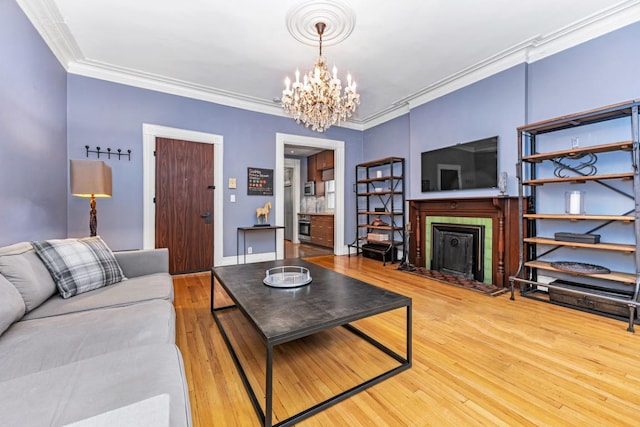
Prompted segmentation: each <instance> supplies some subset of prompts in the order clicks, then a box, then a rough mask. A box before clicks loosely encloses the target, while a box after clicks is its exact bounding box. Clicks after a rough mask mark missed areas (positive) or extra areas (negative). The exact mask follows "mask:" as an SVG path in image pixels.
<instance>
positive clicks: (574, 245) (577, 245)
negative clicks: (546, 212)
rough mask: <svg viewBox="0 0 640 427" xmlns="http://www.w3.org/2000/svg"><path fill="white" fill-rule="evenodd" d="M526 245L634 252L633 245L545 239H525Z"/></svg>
mask: <svg viewBox="0 0 640 427" xmlns="http://www.w3.org/2000/svg"><path fill="white" fill-rule="evenodd" d="M524 241H525V242H527V243H538V244H544V245H552V246H569V247H572V248H588V249H604V250H608V251H618V252H628V253H632V252H635V251H636V247H635V245H622V244H617V243H579V242H564V241H560V240H554V239H550V238H546V237H526V238H525V239H524Z"/></svg>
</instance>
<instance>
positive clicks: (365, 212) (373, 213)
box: [358, 211, 402, 216]
mask: <svg viewBox="0 0 640 427" xmlns="http://www.w3.org/2000/svg"><path fill="white" fill-rule="evenodd" d="M358 215H388V216H389V215H394V216H395V215H402V212H401V211H395V212H388V211H387V212H376V211H361V212H358Z"/></svg>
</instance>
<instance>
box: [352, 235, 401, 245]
mask: <svg viewBox="0 0 640 427" xmlns="http://www.w3.org/2000/svg"><path fill="white" fill-rule="evenodd" d="M358 240H360V241H361V242H369V243H377V244H380V245H386V246H400V245H402V244H403V243H402V241H401V240H394V241H393V242H392V241H391V240H369V239H368V238H367V237H358Z"/></svg>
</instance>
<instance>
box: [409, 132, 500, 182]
mask: <svg viewBox="0 0 640 427" xmlns="http://www.w3.org/2000/svg"><path fill="white" fill-rule="evenodd" d="M421 167H422V176H421V178H422V192H423V193H426V192H429V191H449V190H468V189H473V188H495V187H497V186H498V137H497V136H492V137H490V138H484V139H479V140H477V141H471V142H465V143H461V144H457V145H454V146H451V147H445V148H440V149H437V150H432V151H425V152H424V153H422V163H421Z"/></svg>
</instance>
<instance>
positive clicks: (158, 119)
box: [68, 75, 363, 256]
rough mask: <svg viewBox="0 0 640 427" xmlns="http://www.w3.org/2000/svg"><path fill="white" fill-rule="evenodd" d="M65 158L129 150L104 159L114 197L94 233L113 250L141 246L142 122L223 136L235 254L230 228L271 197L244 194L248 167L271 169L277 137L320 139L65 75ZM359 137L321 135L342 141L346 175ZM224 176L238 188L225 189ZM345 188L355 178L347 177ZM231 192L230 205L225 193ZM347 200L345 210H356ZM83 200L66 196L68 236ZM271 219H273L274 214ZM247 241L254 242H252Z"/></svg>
mask: <svg viewBox="0 0 640 427" xmlns="http://www.w3.org/2000/svg"><path fill="white" fill-rule="evenodd" d="M68 87H69V90H68V92H69V97H68V105H69V107H68V108H69V112H68V116H69V117H68V123H69V125H68V126H69V133H68V140H69V157H70V158H83V157H84V156H85V148H84V147H85V145H90V146H92V147H95V146H96V145H99V146H100V147H102V148H103V149H105V148H106V147H112V148H114V149H115V148H122V149H123V150H128V149H131V150H132V156H131V161H128V160H119V161H118V160H114V159H112V160H107V162H108V163H109V164H110V165H111V166H112V168H113V193H114V194H113V197H112V198H110V199H100V200H98V201H97V203H98V214H99V219H98V231H99V234H100V235H101V236H103V237H104V238H105V239H106V240H108V241H109V243H110V246H112V247H113V248H114V249H131V248H139V247H142V221H143V217H142V209H143V202H142V191H143V188H142V185H143V182H142V181H143V180H142V173H143V171H142V124H143V123H148V124H154V125H161V126H167V127H173V128H179V129H187V130H192V131H199V132H206V133H213V134H217V135H222V136H223V137H224V159H223V163H224V178H223V183H217V185H218V188H217V190H216V191H224V192H225V193H224V208H223V209H224V213H223V216H224V239H223V240H224V243H223V244H224V252H223V255H224V256H232V255H235V253H236V228H237V227H238V226H247V225H251V224H253V223H254V216H255V209H256V207H258V206H262V205H263V204H264V203H265V201H266V200H268V199H270V200H273V197H262V196H247V194H246V184H247V183H246V176H247V167H259V168H266V169H273V168H274V167H275V161H276V158H275V140H276V133H277V132H281V133H287V134H297V135H304V136H314V137H318V136H319V135H318V134H317V133H315V132H311V131H310V130H308V129H306V128H304V127H303V126H300V125H297V124H296V123H295V122H294V121H293V120H291V119H289V118H286V117H277V116H271V115H268V114H262V113H256V112H251V111H246V110H241V109H237V108H231V107H226V106H222V105H218V104H213V103H210V102H205V101H198V100H194V99H189V98H184V97H180V96H175V95H169V94H164V93H159V92H154V91H151V90H146V89H139V88H135V87H131V86H125V85H121V84H116V83H110V82H106V81H102V80H97V79H92V78H87V77H81V76H76V75H69V78H68ZM362 134H363V133H362V132H360V131H354V130H350V129H344V128H339V127H332V128H330V129H329V130H328V131H327V132H325V134H323V135H324V137H326V138H328V139H334V140H342V141H345V157H346V170H347V171H348V172H349V171H351V170H353V167H355V164H356V163H358V162H360V161H361V153H362V138H363V135H362ZM230 177H235V178H237V180H238V181H237V182H238V190H229V189H227V188H224V187H226V185H223V184H224V183H226V182H227V179H228V178H230ZM345 178H346V185H347V188H351V186H352V184H353V179H354V178H353V177H352V176H351V174H350V173H347V176H346V177H345ZM230 194H236V200H237V202H236V203H230V202H229V195H230ZM351 199H352V197H349V194H348V195H347V198H346V200H345V211H346V212H352V211H353V209H354V207H353V206H354V205H353V203H354V202H353V201H352V200H351ZM86 210H87V209H86V200H83V199H78V198H74V197H71V198H69V224H68V227H69V235H70V236H78V235H85V234H86V221H85V218H86V216H87V215H86ZM272 215H275V207H274V211H272ZM354 222H355V220H354V219H352V218H351V216H347V218H346V219H345V235H346V236H351V235H353V234H354V233H355V232H354V231H353V229H354V226H355V225H354ZM252 239H253V237H252ZM252 245H253V246H254V247H255V250H254V252H256V253H259V252H263V251H273V241H272V240H271V237H270V236H265V239H264V242H262V243H261V242H257V243H253V241H252Z"/></svg>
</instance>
